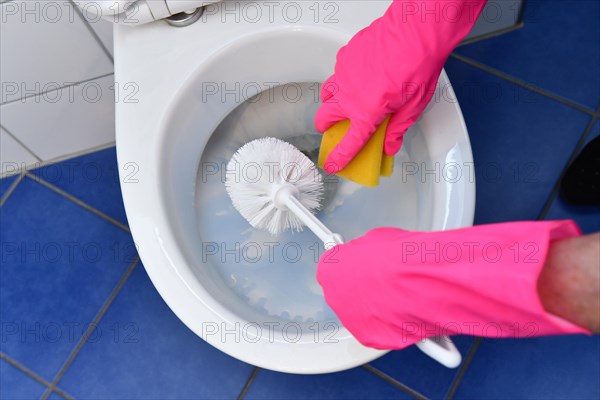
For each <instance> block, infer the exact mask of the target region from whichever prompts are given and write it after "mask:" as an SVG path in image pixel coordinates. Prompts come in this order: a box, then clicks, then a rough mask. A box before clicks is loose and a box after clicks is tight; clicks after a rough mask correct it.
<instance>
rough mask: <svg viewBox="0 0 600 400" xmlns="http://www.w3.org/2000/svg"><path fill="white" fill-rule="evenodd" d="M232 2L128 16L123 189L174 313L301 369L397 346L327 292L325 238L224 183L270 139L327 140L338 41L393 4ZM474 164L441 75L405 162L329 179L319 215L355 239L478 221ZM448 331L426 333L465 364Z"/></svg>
mask: <svg viewBox="0 0 600 400" xmlns="http://www.w3.org/2000/svg"><path fill="white" fill-rule="evenodd" d="M228 3H234V2H224V3H221V4H219V5H216V6H214V8H213V9H212V12H211V13H209V14H210V15H205V16H203V17H202V18H201V19H200V20H199V21H198V22H196V23H195V24H193V25H191V26H188V27H186V28H183V29H180V28H173V27H171V26H168V25H167V24H165V23H162V22H156V23H151V24H147V25H142V26H137V27H134V28H132V27H127V26H117V27H116V28H115V80H116V85H117V86H118V87H120V88H124V87H125V85H128V87H129V88H134V89H135V90H134V92H135V93H134V94H132V93H133V92H132V91H130V92H128V94H127V96H124V95H123V93H122V94H121V97H117V116H116V117H117V153H118V160H119V168H120V173H121V187H122V191H123V197H124V201H125V208H126V211H127V217H128V221H129V226H130V227H131V231H132V234H133V236H134V239H135V242H136V244H137V246H138V250H139V254H140V256H141V258H142V261H143V263H144V266H145V268H146V270H147V272H148V274H149V276H150V278H151V279H152V282H153V283H154V285H155V286H156V288H157V289H158V291H159V292H160V294H161V296H162V297H163V299H164V300H165V301H166V303H167V304H168V305H169V307H170V308H171V309H172V310H173V311H174V312H175V314H177V316H178V317H179V318H180V319H181V320H182V321H183V322H184V323H185V324H186V325H187V326H188V327H189V328H190V329H191V330H192V331H194V332H195V333H196V334H198V335H199V336H200V337H202V338H203V339H204V340H206V341H207V342H208V343H210V344H212V345H214V346H215V347H217V348H219V349H220V350H222V351H224V352H226V353H228V354H230V355H231V356H234V357H236V358H238V359H240V360H243V361H246V362H248V363H251V364H253V365H257V366H261V367H264V368H268V369H273V370H278V371H284V372H294V373H323V372H332V371H339V370H342V369H346V368H351V367H354V366H357V365H360V364H363V363H365V362H368V361H370V360H372V359H374V358H377V357H379V356H381V355H382V354H385V352H382V351H377V350H373V349H369V348H366V347H363V346H362V345H360V344H359V343H358V342H357V341H356V340H355V339H354V338H353V337H352V335H350V334H349V332H348V331H347V330H345V329H344V328H343V327H342V326H341V325H340V324H339V322H338V321H337V319H336V317H335V315H334V314H333V312H332V311H331V310H330V309H329V308H328V307H327V306H326V304H325V303H324V301H323V298H322V293H321V291H320V287H319V285H318V283H317V282H316V280H315V278H314V272H315V264H316V262H315V260H316V258H318V254H320V253H319V252H322V247H319V245H320V244H319V242H318V240H317V239H316V238H315V237H314V236H312V235H311V233H310V232H302V233H295V234H292V233H286V234H284V235H281V236H280V237H277V238H273V237H269V236H268V235H267V234H265V233H262V232H257V231H254V230H252V229H250V227H249V225H248V224H247V223H246V222H245V221H244V220H243V219H242V217H241V216H239V215H238V214H237V213H236V212H235V210H234V209H233V207H232V206H231V204H230V202H229V199H228V198H227V196H226V194H225V189H224V185H223V182H224V175H223V174H224V171H223V165H224V163H226V161H228V159H229V157H231V155H232V154H233V152H234V151H235V150H236V149H237V148H239V147H240V146H241V145H242V144H244V143H245V142H247V141H250V140H252V139H255V138H257V137H264V136H276V137H280V138H282V139H284V140H288V141H291V142H292V143H294V144H296V145H297V146H299V147H300V148H301V149H302V150H304V151H306V152H307V153H310V152H311V151H313V152H314V150H315V149H316V147H315V146H314V143H318V137H317V136H315V135H316V132H315V131H314V128H313V125H312V120H313V117H314V111H315V110H316V108H317V107H318V83H320V82H323V81H324V80H325V79H326V78H327V77H328V76H329V75H330V74H331V73H332V71H333V66H334V63H335V55H336V53H337V50H338V49H339V48H340V47H341V46H342V45H344V44H345V43H346V42H347V41H348V40H349V38H350V37H351V36H352V35H353V34H354V33H356V32H357V31H358V30H360V29H361V28H362V27H364V26H366V25H368V24H369V23H370V22H371V21H372V20H373V19H375V18H377V17H378V16H380V15H382V14H383V12H384V10H385V9H386V7H387V5H388V4H389V2H388V1H375V2H374V1H352V2H346V1H342V2H338V3H335V4H336V8H335V9H334V10H335V11H336V12H335V15H334V17H333V18H335V19H336V20H337V22H331V21H330V22H331V23H327V22H326V20H325V18H324V15H323V14H325V13H326V11H328V12H331V10H321V14H322V15H321V16H319V18H321V19H320V20H318V21H315V19H316V18H315V13H314V11H313V10H312V9H310V7H311V5H312V3H311V2H295V4H296V5H299V6H301V7H302V10H301V15H300V16H299V19H298V21H296V22H293V23H292V22H290V16H289V14H283V13H281V12H273V13H271V15H266V14H265V15H264V16H263V18H261V19H259V20H256V19H254V18H252V19H250V18H244V16H242V17H241V18H240V19H239V20H238V21H233V22H231V23H227V18H228V15H229V18H234V16H231V15H230V14H223V9H222V8H221V7H227V4H228ZM290 3H291V2H290ZM255 4H258V6H259V7H260V6H261V4H262V3H260V2H258V3H255ZM278 4H280V5H281V4H284V5H285V4H286V2H282V3H278ZM327 4H330V3H327ZM331 4H333V3H331ZM231 9H233V7H232V6H231V5H230V8H229V10H231ZM215 10H216V11H215ZM264 10H267V7H266V6H265V7H264ZM330 19H331V18H330ZM224 20H225V22H224ZM130 90H131V89H130ZM117 95H118V93H117ZM315 140H316V142H315ZM449 165H450V166H451V167H452V166H454V169H452V168H448V166H449ZM470 165H472V155H471V149H470V144H469V140H468V136H467V131H466V128H465V125H464V122H463V119H462V115H461V112H460V108H459V106H458V104H457V103H456V101H455V99H454V96H453V92H452V89H451V87H450V86H449V83H448V78H447V77H446V75H445V73H443V74H442V76H441V77H440V87H439V90H438V93H437V94H436V96H434V99H433V100H432V102H431V103H430V105H429V106H428V108H427V110H426V112H425V113H424V114H423V116H422V118H421V120H420V121H419V123H418V124H417V126H416V127H415V128H413V129H412V130H411V131H410V132H409V133H408V134H407V138H406V141H405V145H404V147H403V149H402V151H401V153H400V154H399V155H398V156H397V157H396V166H395V168H396V171H395V173H394V176H393V177H391V178H388V179H385V180H384V181H383V182H382V185H381V186H380V187H378V188H376V189H365V188H361V187H358V186H356V185H354V184H352V183H349V182H346V181H341V180H340V181H332V182H330V183H329V184H328V188H329V191H330V198H329V199H328V200H327V205H326V206H325V208H324V209H323V210H322V211H321V213H320V214H319V217H320V218H322V219H323V220H324V222H325V223H326V224H327V225H329V226H330V228H332V230H334V231H337V232H339V233H341V234H342V235H343V236H344V237H345V238H346V239H347V240H349V239H352V238H353V237H356V236H359V235H360V234H362V233H364V232H365V231H366V230H368V229H370V228H374V227H377V226H382V225H387V226H398V227H402V228H405V229H422V230H432V229H449V228H457V227H462V226H467V225H470V224H471V223H472V218H473V211H474V181H473V179H467V178H470V176H469V177H467V176H466V175H465V174H464V172H465V171H464V168H465V166H467V167H468V166H470ZM436 170H437V171H439V172H437V173H433V174H432V172H431V171H436ZM426 171H430V172H429V174H427V172H426ZM457 173H461V174H462V176H457ZM435 174H437V176H434V175H435ZM321 246H322V245H321ZM407 301H410V299H407ZM441 345H442V346H446V347H448V348H449V351H448V352H447V354H445V355H444V354H443V352H441V353H440V352H438V350H436V347H439V346H436V345H435V343H432V342H429V343H428V344H427V343H424V344H420V347H421V348H422V349H423V350H424V351H425V352H426V353H428V354H432V355H433V356H434V357H436V358H437V359H438V360H439V361H441V362H442V363H445V364H446V365H448V366H455V365H457V364H458V362H460V355H458V353H457V352H456V351H455V349H454V347H453V345H452V344H451V342H445V343H441ZM439 349H443V347H439ZM444 357H446V359H444Z"/></svg>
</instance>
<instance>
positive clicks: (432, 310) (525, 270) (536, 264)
mask: <svg viewBox="0 0 600 400" xmlns="http://www.w3.org/2000/svg"><path fill="white" fill-rule="evenodd" d="M579 235H581V233H580V231H579V229H578V227H577V225H575V223H574V222H573V221H543V222H512V223H502V224H492V225H481V226H475V227H472V228H463V229H457V230H451V231H440V232H411V231H405V230H402V229H396V228H379V229H374V230H372V231H369V232H368V233H367V234H366V235H364V236H362V237H359V238H358V239H355V240H352V241H350V242H348V243H346V244H342V245H338V246H336V247H334V248H332V249H330V250H328V251H327V252H325V253H324V254H323V256H322V257H321V259H320V261H319V264H318V269H317V280H318V282H319V283H320V284H321V286H322V288H323V292H324V294H325V300H326V301H327V303H328V304H329V306H330V307H331V308H332V309H333V311H334V312H335V313H336V314H337V316H338V317H339V319H340V321H341V322H342V324H343V325H344V326H345V327H346V328H347V329H348V330H349V331H350V332H351V333H352V334H353V335H354V336H355V337H356V339H358V340H359V341H360V342H361V343H362V344H364V345H366V346H369V347H374V348H377V349H401V348H404V347H407V346H409V345H411V344H414V343H416V342H418V341H420V340H421V339H424V338H426V337H430V336H440V335H456V334H467V335H476V336H485V337H495V338H497V337H531V336H541V335H551V334H562V333H589V331H588V330H586V329H584V328H582V327H580V326H577V325H575V324H573V323H571V322H568V321H566V320H564V319H562V318H559V317H557V316H554V315H551V314H550V313H548V312H546V311H545V310H544V308H543V307H542V303H541V302H540V298H539V296H538V292H537V281H538V275H539V274H540V272H541V270H542V268H543V266H544V262H545V258H546V255H547V252H548V248H549V244H550V242H551V241H552V240H557V239H563V238H566V237H571V236H579Z"/></svg>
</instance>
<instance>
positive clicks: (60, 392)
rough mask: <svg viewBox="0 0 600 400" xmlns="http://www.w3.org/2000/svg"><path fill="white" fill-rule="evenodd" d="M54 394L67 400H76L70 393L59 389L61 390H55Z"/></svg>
mask: <svg viewBox="0 0 600 400" xmlns="http://www.w3.org/2000/svg"><path fill="white" fill-rule="evenodd" d="M54 393H56V394H58V395H59V396H62V397H64V398H65V399H67V400H74V397H73V396H71V395H69V394H68V393H66V392H65V391H64V390H62V389H59V388H54Z"/></svg>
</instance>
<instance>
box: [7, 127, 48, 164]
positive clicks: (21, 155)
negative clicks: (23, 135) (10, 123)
mask: <svg viewBox="0 0 600 400" xmlns="http://www.w3.org/2000/svg"><path fill="white" fill-rule="evenodd" d="M37 162H39V160H38V159H37V158H35V156H34V155H33V154H31V153H30V152H29V151H27V149H26V148H24V147H23V146H21V145H20V144H19V142H17V141H16V140H15V139H13V138H12V137H11V136H10V135H9V134H8V133H6V131H5V130H4V129H1V128H0V176H3V175H5V174H6V175H12V174H13V173H15V172H17V171H18V170H19V169H22V168H25V167H28V166H30V165H33V164H35V163H37Z"/></svg>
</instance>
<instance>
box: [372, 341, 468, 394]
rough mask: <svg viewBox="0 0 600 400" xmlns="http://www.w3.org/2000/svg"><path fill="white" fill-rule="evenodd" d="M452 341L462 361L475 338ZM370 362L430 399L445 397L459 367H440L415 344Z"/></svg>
mask: <svg viewBox="0 0 600 400" xmlns="http://www.w3.org/2000/svg"><path fill="white" fill-rule="evenodd" d="M452 340H453V341H454V344H456V347H457V348H458V350H459V351H460V353H461V355H462V357H463V360H464V359H465V357H466V356H467V354H468V352H469V349H470V348H471V345H472V344H473V342H474V341H475V338H473V337H470V336H454V337H453V338H452ZM371 365H372V366H374V367H375V368H377V369H379V370H380V371H382V372H384V373H386V374H387V375H389V376H391V377H392V378H394V379H395V380H397V381H398V382H401V383H403V384H404V385H406V386H408V387H410V388H411V389H413V390H415V391H417V392H419V393H421V394H423V395H424V396H426V397H429V398H430V399H441V398H442V397H444V395H445V394H446V392H447V391H448V389H449V388H450V386H451V385H452V382H453V381H454V378H455V377H456V374H457V373H458V371H459V370H460V366H459V367H458V368H455V369H450V368H446V367H444V366H442V365H441V364H440V363H438V362H436V361H434V360H433V359H431V358H430V357H428V356H426V355H425V354H424V353H423V352H422V351H421V350H419V349H417V348H416V347H415V346H411V347H409V348H406V349H404V350H401V351H392V352H390V353H388V354H387V355H385V356H383V357H381V358H379V359H377V360H375V361H373V362H372V363H371Z"/></svg>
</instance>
